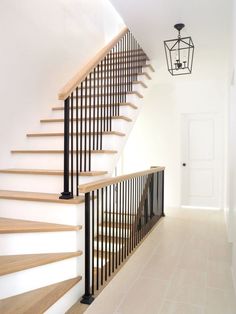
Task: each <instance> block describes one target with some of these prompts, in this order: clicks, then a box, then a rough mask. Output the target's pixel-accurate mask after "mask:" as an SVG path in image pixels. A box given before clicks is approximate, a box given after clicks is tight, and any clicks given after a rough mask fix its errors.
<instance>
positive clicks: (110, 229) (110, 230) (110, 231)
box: [109, 185, 112, 276]
mask: <svg viewBox="0 0 236 314" xmlns="http://www.w3.org/2000/svg"><path fill="white" fill-rule="evenodd" d="M111 225H112V223H111V185H109V276H111V240H112V238H111V233H112V228H111Z"/></svg>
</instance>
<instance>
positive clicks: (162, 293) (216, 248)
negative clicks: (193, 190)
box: [85, 209, 236, 314]
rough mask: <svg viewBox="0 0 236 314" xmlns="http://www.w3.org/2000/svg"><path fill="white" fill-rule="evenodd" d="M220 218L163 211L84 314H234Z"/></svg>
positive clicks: (235, 306)
mask: <svg viewBox="0 0 236 314" xmlns="http://www.w3.org/2000/svg"><path fill="white" fill-rule="evenodd" d="M230 262H231V246H230V244H229V243H228V241H227V234H226V228H225V224H224V216H223V213H222V212H218V211H217V212H213V211H203V210H189V209H188V210H187V209H185V210H180V209H179V210H169V211H168V212H167V216H166V217H165V218H164V219H162V220H161V222H160V223H159V224H158V225H157V226H156V227H155V228H154V230H153V231H152V232H151V233H150V235H149V236H148V237H147V239H146V240H145V241H144V243H143V244H142V245H141V246H140V248H139V249H138V250H137V251H136V252H135V253H134V254H133V255H132V257H131V258H130V259H129V261H128V262H127V263H126V265H125V266H124V267H123V268H122V269H121V271H120V272H119V273H118V274H117V275H116V276H115V278H114V279H113V280H112V281H111V282H110V283H109V285H108V286H107V287H106V288H105V289H104V290H103V291H102V293H101V294H100V295H99V296H98V297H97V298H96V300H95V301H94V302H93V304H92V305H91V306H90V307H89V308H88V310H87V311H86V312H85V313H86V314H144V313H145V314H236V298H235V294H234V290H233V283H232V277H231V269H230Z"/></svg>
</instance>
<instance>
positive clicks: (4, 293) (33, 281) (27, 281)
mask: <svg viewBox="0 0 236 314" xmlns="http://www.w3.org/2000/svg"><path fill="white" fill-rule="evenodd" d="M83 260H84V257H83V255H82V256H80V257H74V258H69V259H66V260H63V261H59V262H55V263H50V264H46V265H42V266H38V267H34V268H29V269H26V270H22V271H19V272H16V273H12V274H8V275H4V276H1V277H0V299H3V298H8V297H11V296H14V295H17V294H21V293H24V292H28V291H30V290H34V289H38V288H41V287H44V286H47V285H51V284H54V283H57V282H60V281H63V280H67V279H70V278H74V277H77V276H79V275H80V274H81V273H82V272H83V267H84V263H83Z"/></svg>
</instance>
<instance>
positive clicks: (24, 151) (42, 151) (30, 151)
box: [11, 149, 117, 154]
mask: <svg viewBox="0 0 236 314" xmlns="http://www.w3.org/2000/svg"><path fill="white" fill-rule="evenodd" d="M82 152H83V153H84V151H82ZM11 153H13V154H64V150H60V149H54V150H52V149H40V150H36V149H20V150H18V149H17V150H12V151H11ZM70 153H71V152H70ZM74 153H76V151H74ZM91 154H117V150H108V149H106V150H104V149H102V150H91Z"/></svg>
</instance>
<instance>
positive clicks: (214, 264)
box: [207, 260, 231, 274]
mask: <svg viewBox="0 0 236 314" xmlns="http://www.w3.org/2000/svg"><path fill="white" fill-rule="evenodd" d="M227 271H231V265H230V264H229V263H226V262H220V261H217V260H215V261H213V260H208V261H207V272H213V273H217V274H222V273H223V274H224V273H225V272H227Z"/></svg>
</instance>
